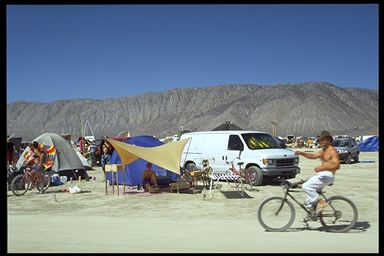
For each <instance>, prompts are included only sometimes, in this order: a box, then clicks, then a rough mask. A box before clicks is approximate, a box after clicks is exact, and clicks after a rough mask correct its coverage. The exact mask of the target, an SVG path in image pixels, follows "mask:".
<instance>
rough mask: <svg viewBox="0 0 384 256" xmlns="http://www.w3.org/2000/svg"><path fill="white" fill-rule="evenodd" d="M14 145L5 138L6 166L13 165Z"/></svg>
mask: <svg viewBox="0 0 384 256" xmlns="http://www.w3.org/2000/svg"><path fill="white" fill-rule="evenodd" d="M15 152H16V149H15V144H14V143H13V142H12V141H11V140H10V139H9V138H8V137H7V165H15Z"/></svg>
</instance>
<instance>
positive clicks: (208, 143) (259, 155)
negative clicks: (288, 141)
mask: <svg viewBox="0 0 384 256" xmlns="http://www.w3.org/2000/svg"><path fill="white" fill-rule="evenodd" d="M186 138H191V139H190V140H189V142H188V143H187V144H186V145H185V147H184V150H183V154H182V157H181V164H180V167H181V168H182V169H184V170H185V169H188V168H190V166H191V165H192V166H193V165H196V166H198V165H200V164H201V162H202V160H203V159H208V160H209V165H210V166H211V167H212V169H214V170H223V171H224V170H228V168H229V165H228V162H231V161H233V160H234V159H235V158H236V157H239V158H240V161H241V162H243V163H244V164H243V165H242V167H243V168H245V169H246V170H247V169H248V170H252V173H254V179H253V185H260V184H261V183H262V182H263V179H270V178H276V177H280V178H287V179H288V178H294V177H295V176H296V174H298V173H300V168H299V167H298V165H299V157H298V156H296V155H295V154H294V152H293V151H292V150H289V149H286V148H285V146H284V144H282V143H281V141H279V140H278V139H277V138H275V137H273V136H272V135H270V134H268V133H265V132H260V131H241V130H240V131H238V130H236V131H204V132H190V133H184V134H183V135H182V136H181V137H180V139H186Z"/></svg>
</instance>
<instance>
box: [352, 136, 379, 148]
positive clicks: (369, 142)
mask: <svg viewBox="0 0 384 256" xmlns="http://www.w3.org/2000/svg"><path fill="white" fill-rule="evenodd" d="M357 147H358V149H359V150H360V152H367V151H379V136H372V137H369V138H368V139H365V140H363V141H362V142H361V143H360V144H359V145H358V146H357Z"/></svg>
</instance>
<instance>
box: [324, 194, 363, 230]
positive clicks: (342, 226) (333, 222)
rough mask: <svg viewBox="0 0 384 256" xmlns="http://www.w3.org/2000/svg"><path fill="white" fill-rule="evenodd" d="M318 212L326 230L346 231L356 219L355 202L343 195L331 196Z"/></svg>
mask: <svg viewBox="0 0 384 256" xmlns="http://www.w3.org/2000/svg"><path fill="white" fill-rule="evenodd" d="M327 203H328V205H327V206H326V207H325V208H324V209H323V210H322V211H321V213H320V214H319V219H320V223H321V225H323V227H324V228H325V230H326V231H328V232H340V233H341V232H347V231H348V230H350V229H351V228H352V227H353V226H354V225H355V223H356V221H357V208H356V206H355V204H354V203H353V202H352V201H351V200H349V199H348V198H346V197H343V196H331V197H330V198H328V199H327Z"/></svg>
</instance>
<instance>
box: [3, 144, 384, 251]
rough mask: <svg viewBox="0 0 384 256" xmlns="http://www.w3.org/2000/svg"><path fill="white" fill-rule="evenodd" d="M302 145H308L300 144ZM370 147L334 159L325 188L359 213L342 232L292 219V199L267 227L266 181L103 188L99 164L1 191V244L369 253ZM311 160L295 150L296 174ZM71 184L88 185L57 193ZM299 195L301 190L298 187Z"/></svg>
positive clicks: (16, 247)
mask: <svg viewBox="0 0 384 256" xmlns="http://www.w3.org/2000/svg"><path fill="white" fill-rule="evenodd" d="M302 150H305V151H311V150H307V149H302ZM378 155H379V154H378V152H364V153H361V155H360V160H361V162H360V163H357V164H350V165H346V164H342V166H341V169H340V170H339V171H338V172H337V175H336V181H335V184H334V185H333V186H330V187H327V188H326V189H325V190H326V193H327V194H328V195H332V194H340V195H344V196H347V197H348V198H350V199H351V200H352V201H354V203H355V204H356V206H357V208H358V211H359V216H358V222H357V224H356V225H355V227H354V228H353V229H352V230H351V231H349V232H347V233H328V232H324V230H323V229H322V227H321V224H320V223H319V222H309V228H306V227H305V225H304V224H303V223H301V222H300V219H302V218H303V217H304V216H305V214H304V212H303V211H302V210H301V209H299V208H298V206H296V205H295V209H296V219H295V222H294V224H293V225H292V227H291V228H290V229H289V231H286V232H267V231H265V230H264V229H263V228H262V227H261V226H260V224H259V222H258V220H257V209H258V207H259V204H260V203H261V202H262V200H264V199H265V198H267V197H269V196H273V195H281V194H282V189H281V187H279V185H278V184H277V183H274V182H271V183H269V184H264V185H262V186H258V187H257V190H252V191H247V190H246V196H245V197H244V198H241V197H240V196H239V194H238V193H237V191H236V189H235V188H234V187H233V186H228V184H227V183H226V182H222V183H221V184H222V187H221V191H218V192H216V193H215V194H214V196H213V198H212V199H208V198H206V199H204V198H203V196H202V194H201V193H195V194H193V193H179V194H177V193H170V192H169V191H167V189H163V190H162V192H161V193H158V194H150V193H147V192H146V193H128V194H125V195H122V194H120V195H117V194H116V193H115V194H111V188H110V187H109V194H108V195H105V191H104V183H103V182H102V181H103V175H102V171H101V168H99V167H98V168H95V169H94V170H91V171H89V172H88V173H89V175H90V176H95V177H96V180H95V181H81V182H77V181H76V182H74V183H66V184H64V185H62V186H55V187H50V188H49V189H48V191H47V192H46V193H45V194H38V193H37V191H36V189H34V190H32V191H28V192H27V194H26V195H24V196H20V197H16V196H14V195H13V194H12V192H10V191H8V195H7V210H8V219H7V223H8V224H7V225H8V227H7V232H8V237H7V245H8V247H7V251H8V252H9V253H14V252H47V253H48V252H49V253H62V252H88V253H89V252H94V253H97V252H118V253H119V252H139V253H144V252H180V253H188V252H255V253H262V252H282V253H293V252H305V253H328V252H329V253H333V252H351V253H367V252H370V253H377V252H378V251H379V249H378V248H379V247H378V246H379V241H378V237H379V236H378V234H379V221H378V216H379V215H378V213H379V207H378V204H379V203H378V202H379V201H378V200H379V198H378V181H379V180H378V171H379V157H378ZM317 161H318V160H308V159H305V158H303V157H300V167H301V174H299V175H298V176H297V178H302V179H306V178H309V177H310V176H312V175H313V174H314V172H313V171H312V170H313V167H315V166H316V164H317V163H318V162H317ZM75 185H77V186H78V187H80V188H81V189H83V190H86V191H90V192H89V193H79V194H71V193H68V192H67V193H63V192H60V191H61V189H62V188H63V187H68V186H70V187H73V186H75ZM297 197H298V198H299V200H302V201H304V198H305V196H304V194H302V193H298V194H297Z"/></svg>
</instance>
